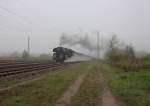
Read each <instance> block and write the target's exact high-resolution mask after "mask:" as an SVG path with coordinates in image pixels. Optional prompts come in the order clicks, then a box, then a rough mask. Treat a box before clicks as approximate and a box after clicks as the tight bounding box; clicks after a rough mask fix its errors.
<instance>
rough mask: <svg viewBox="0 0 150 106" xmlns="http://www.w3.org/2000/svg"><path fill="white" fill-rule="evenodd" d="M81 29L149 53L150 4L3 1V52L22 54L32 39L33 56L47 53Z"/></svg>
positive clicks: (149, 0) (148, 0)
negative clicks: (114, 37)
mask: <svg viewBox="0 0 150 106" xmlns="http://www.w3.org/2000/svg"><path fill="white" fill-rule="evenodd" d="M79 28H80V29H82V30H83V31H84V32H92V31H93V30H99V31H101V36H111V35H112V34H116V35H117V36H118V37H119V38H120V39H123V40H124V41H127V42H130V43H132V44H133V45H134V46H135V47H136V48H137V50H146V51H149V52H150V47H149V45H150V0H0V52H13V51H23V50H24V49H26V48H27V36H28V35H29V36H30V39H31V52H33V53H36V52H38V53H42V52H45V53H48V52H49V51H51V49H52V48H53V47H56V46H58V44H59V38H60V36H61V34H62V33H63V32H75V33H76V32H79ZM92 36H93V35H91V37H92Z"/></svg>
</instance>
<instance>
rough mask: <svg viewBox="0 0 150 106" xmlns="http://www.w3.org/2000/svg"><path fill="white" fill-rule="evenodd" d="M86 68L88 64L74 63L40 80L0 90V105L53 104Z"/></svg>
mask: <svg viewBox="0 0 150 106" xmlns="http://www.w3.org/2000/svg"><path fill="white" fill-rule="evenodd" d="M85 68H86V64H78V65H73V66H70V67H69V68H66V69H65V70H64V71H60V72H56V73H52V74H51V73H50V74H49V75H45V76H44V77H43V78H41V79H40V80H37V81H33V82H31V83H29V84H26V85H23V86H19V87H16V88H13V89H11V90H9V91H5V92H0V106H52V105H54V104H55V102H56V100H57V99H58V98H59V96H60V95H62V94H63V92H64V91H65V90H66V89H67V88H68V86H69V85H71V83H72V82H73V81H74V80H75V79H76V78H77V76H79V75H80V74H81V73H82V72H84V69H85Z"/></svg>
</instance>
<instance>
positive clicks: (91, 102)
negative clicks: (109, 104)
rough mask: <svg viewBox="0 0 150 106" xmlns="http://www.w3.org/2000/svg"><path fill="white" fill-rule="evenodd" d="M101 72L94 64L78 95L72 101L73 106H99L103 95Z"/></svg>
mask: <svg viewBox="0 0 150 106" xmlns="http://www.w3.org/2000/svg"><path fill="white" fill-rule="evenodd" d="M99 72H100V71H99V69H97V67H96V66H95V65H94V64H93V66H92V67H91V68H90V69H89V71H88V73H87V76H86V78H85V80H84V82H83V84H82V85H81V87H80V89H79V91H78V93H77V94H76V95H75V96H74V98H73V99H72V101H71V106H97V104H99V101H100V98H99V97H100V94H101V85H100V84H101V81H100V75H99Z"/></svg>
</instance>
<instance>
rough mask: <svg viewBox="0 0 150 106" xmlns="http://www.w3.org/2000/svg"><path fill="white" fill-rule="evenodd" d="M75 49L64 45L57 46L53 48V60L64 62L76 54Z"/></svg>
mask: <svg viewBox="0 0 150 106" xmlns="http://www.w3.org/2000/svg"><path fill="white" fill-rule="evenodd" d="M74 53H75V51H73V50H72V49H68V48H64V47H56V48H54V49H53V60H54V61H55V62H64V61H65V60H67V59H68V58H70V57H72V56H73V55H74Z"/></svg>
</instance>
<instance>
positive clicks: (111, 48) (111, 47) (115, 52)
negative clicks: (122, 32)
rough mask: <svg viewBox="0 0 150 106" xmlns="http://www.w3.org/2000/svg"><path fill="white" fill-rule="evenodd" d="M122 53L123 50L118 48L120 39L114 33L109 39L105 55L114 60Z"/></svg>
mask: <svg viewBox="0 0 150 106" xmlns="http://www.w3.org/2000/svg"><path fill="white" fill-rule="evenodd" d="M120 53H121V52H120V50H119V48H118V39H117V37H116V35H113V36H112V38H111V39H110V40H109V44H108V50H107V52H106V54H105V56H106V58H107V59H108V60H110V61H111V62H112V61H116V60H118V58H119V55H120Z"/></svg>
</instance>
